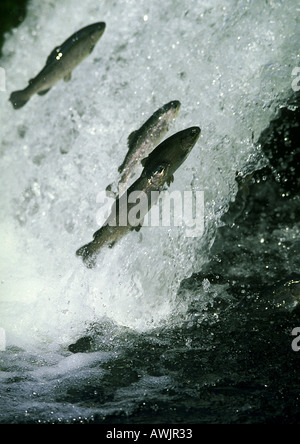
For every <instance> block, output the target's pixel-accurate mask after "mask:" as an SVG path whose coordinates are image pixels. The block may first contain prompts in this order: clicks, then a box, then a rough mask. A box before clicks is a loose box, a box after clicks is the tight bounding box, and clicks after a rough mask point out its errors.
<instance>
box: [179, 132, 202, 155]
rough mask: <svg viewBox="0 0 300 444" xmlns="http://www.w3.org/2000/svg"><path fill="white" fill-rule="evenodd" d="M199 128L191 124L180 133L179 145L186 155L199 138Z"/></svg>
mask: <svg viewBox="0 0 300 444" xmlns="http://www.w3.org/2000/svg"><path fill="white" fill-rule="evenodd" d="M200 133H201V129H200V128H199V127H198V126H192V127H190V128H187V129H185V130H183V131H182V132H181V134H180V139H181V140H180V144H179V147H180V149H181V150H182V151H183V154H184V155H187V154H189V153H190V151H191V150H192V148H193V146H194V145H195V143H196V142H197V140H198V139H199V136H200Z"/></svg>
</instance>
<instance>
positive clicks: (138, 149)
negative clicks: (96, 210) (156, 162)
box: [107, 100, 181, 194]
mask: <svg viewBox="0 0 300 444" xmlns="http://www.w3.org/2000/svg"><path fill="white" fill-rule="evenodd" d="M180 106H181V104H180V102H179V101H178V100H172V101H171V102H169V103H166V104H165V105H163V106H162V107H161V108H159V109H158V110H157V111H155V113H154V114H152V116H151V117H150V118H149V119H148V120H147V121H146V122H145V123H144V124H143V125H142V126H141V127H140V128H139V129H138V130H136V131H133V132H132V133H131V134H130V135H129V137H128V148H129V149H128V152H127V154H126V156H125V159H124V161H123V163H122V164H121V165H120V166H119V168H118V172H119V174H120V176H119V180H118V182H119V184H118V185H115V187H114V184H111V185H109V186H108V187H107V191H108V193H109V192H111V191H112V192H113V193H114V194H117V190H118V189H124V190H125V189H126V188H127V186H128V182H129V180H130V179H131V178H132V177H133V176H134V175H135V173H137V171H138V167H139V166H140V162H141V160H142V159H144V158H145V157H147V156H148V155H149V154H150V152H151V151H152V150H153V149H154V148H155V147H156V146H157V145H158V144H159V143H160V142H161V140H162V139H163V138H164V136H165V135H166V133H167V131H168V130H169V128H170V124H171V122H172V121H173V120H174V119H175V118H176V117H177V115H178V113H179V109H180Z"/></svg>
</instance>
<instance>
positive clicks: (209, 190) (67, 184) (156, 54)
mask: <svg viewBox="0 0 300 444" xmlns="http://www.w3.org/2000/svg"><path fill="white" fill-rule="evenodd" d="M95 21H105V22H106V24H107V27H106V30H105V33H104V35H103V36H102V38H101V40H100V41H99V42H98V44H97V45H96V47H95V50H94V52H93V53H92V55H91V56H90V57H89V58H88V59H86V60H85V61H84V62H83V63H82V64H81V65H80V66H79V67H78V68H76V70H75V71H74V72H73V76H72V81H71V82H69V83H64V82H63V81H62V82H59V83H58V84H57V85H56V86H55V87H54V88H53V89H52V90H51V91H50V92H49V93H48V94H47V95H45V96H44V97H38V96H35V97H33V98H32V99H31V100H30V101H29V102H28V104H27V105H26V106H25V107H24V108H22V109H20V110H18V111H15V110H14V109H13V108H12V106H11V104H10V103H9V102H8V97H9V94H10V92H11V91H13V90H15V89H20V88H23V87H25V86H26V84H27V82H28V80H29V79H30V78H32V77H34V76H35V75H36V74H37V72H38V71H39V70H40V69H41V68H42V66H43V64H44V63H45V60H46V58H47V56H48V55H49V53H50V51H51V50H52V49H53V48H54V47H55V46H56V45H57V44H59V43H62V42H63V41H64V40H65V39H66V38H67V37H68V36H69V35H70V34H71V33H73V32H74V31H75V30H77V29H79V28H80V27H82V26H85V25H87V24H89V23H92V22H95ZM296 29H297V28H296V16H295V13H294V8H293V2H292V1H285V2H282V1H279V0H278V1H272V2H268V4H259V2H256V3H254V2H244V1H234V2H229V1H228V2H224V1H220V0H213V1H202V2H191V1H187V0H186V1H178V2H174V0H165V1H164V2H161V1H160V0H152V1H151V2H148V1H146V0H142V1H139V2H133V1H130V0H128V1H124V2H122V5H121V4H120V2H115V1H112V0H104V1H102V2H94V1H93V0H87V1H85V2H82V1H79V0H73V2H72V3H70V2H69V1H67V0H62V1H60V2H56V3H53V2H52V1H50V0H48V1H44V2H38V1H37V0H33V1H31V3H30V4H29V11H28V15H27V17H26V19H25V20H24V22H23V23H22V24H21V25H20V26H19V28H17V29H15V30H14V31H13V32H12V33H11V34H10V35H8V36H7V38H6V41H5V45H4V48H3V58H2V59H1V61H0V65H1V67H3V68H4V69H5V74H6V90H7V92H0V100H1V109H0V118H1V146H0V168H1V185H0V187H1V190H0V192H1V206H0V212H1V231H0V236H1V245H2V248H1V252H0V266H1V285H0V326H1V327H2V328H5V330H6V333H7V340H8V342H9V343H17V344H23V343H26V344H28V343H33V344H34V343H36V342H37V341H42V342H43V341H45V342H46V343H47V344H48V343H49V342H57V343H64V342H68V341H69V340H70V338H72V337H74V336H77V335H78V332H80V331H81V330H84V326H85V325H86V324H89V322H92V321H94V320H95V319H98V318H101V317H102V316H108V317H109V318H111V319H112V320H113V321H115V322H117V323H120V324H123V325H126V326H129V327H131V328H134V329H138V330H145V329H147V328H150V327H152V326H155V325H157V324H159V322H161V321H163V320H166V319H168V317H169V316H170V314H171V313H172V311H173V310H174V307H175V305H176V304H175V299H176V291H177V289H178V286H179V284H180V282H181V280H182V279H184V278H186V277H188V276H189V275H190V274H191V273H192V272H194V271H199V270H200V269H201V266H202V264H203V263H204V262H205V261H206V258H207V252H208V249H209V246H210V245H211V243H212V242H213V239H214V236H215V230H216V228H217V227H218V225H219V221H220V217H221V215H222V214H223V213H224V211H226V208H227V207H228V203H229V202H230V200H231V199H233V198H234V196H235V193H236V184H235V174H236V171H239V170H242V171H250V170H252V169H253V168H255V167H256V166H257V165H258V163H259V162H260V155H259V154H260V153H259V150H257V149H256V148H255V146H254V144H253V141H254V142H255V141H256V140H257V138H258V137H259V135H260V132H261V131H262V130H263V129H264V128H265V127H266V126H267V125H268V122H269V120H270V118H271V117H272V116H273V114H274V111H275V110H276V107H277V105H278V104H279V103H281V100H282V98H284V97H286V96H287V95H288V94H289V92H290V88H291V85H290V83H291V71H292V68H293V67H294V66H296V65H297V61H298V60H299V53H298V39H297V38H296ZM173 99H174V100H175V99H176V100H180V101H181V103H182V106H181V110H180V112H179V116H178V118H177V120H176V122H175V123H174V125H173V127H172V130H171V131H170V134H171V133H172V132H175V131H176V130H180V129H183V128H185V127H188V126H191V125H199V126H200V127H201V129H202V135H201V137H200V139H199V141H198V143H197V145H196V146H195V148H194V150H193V152H192V153H191V155H190V156H189V158H188V159H187V161H186V162H185V164H184V165H183V166H182V167H181V169H180V170H179V171H178V172H177V173H176V175H175V182H174V183H173V184H172V187H171V190H173V189H174V190H175V189H179V190H182V191H184V190H189V189H191V187H194V189H195V190H201V191H202V190H203V191H204V193H205V223H206V225H205V235H204V236H203V237H202V238H200V239H197V238H186V237H185V236H184V233H183V231H182V230H180V229H171V230H168V229H155V228H147V229H146V228H145V229H143V230H141V232H140V233H136V232H133V233H130V234H129V235H128V236H127V237H126V238H125V239H124V240H123V241H122V242H120V244H119V245H117V246H116V247H114V248H113V249H112V250H106V251H103V253H102V254H101V256H100V257H99V266H98V268H96V269H95V270H87V269H86V268H85V267H84V266H83V265H82V263H81V260H80V259H79V258H77V257H76V256H75V251H76V250H77V249H78V248H79V247H80V246H82V245H83V244H84V243H86V242H88V241H90V240H91V239H92V234H93V233H94V231H96V229H98V228H99V227H98V226H97V223H96V217H97V211H98V207H97V202H96V199H97V195H98V193H99V192H100V191H102V190H105V188H106V186H107V185H108V184H109V183H111V182H112V181H113V180H114V179H115V178H116V175H117V166H118V165H119V164H120V163H121V162H122V161H123V158H124V155H125V153H126V151H127V147H126V140H127V137H128V135H129V134H130V132H131V131H132V130H134V129H137V128H139V126H140V125H141V124H142V123H143V122H144V121H145V120H146V119H147V118H148V117H149V116H150V115H151V114H152V113H153V112H154V111H155V110H156V109H157V108H159V107H160V106H162V105H163V104H164V103H167V102H168V101H170V100H173ZM62 153H64V154H62ZM182 309H184V307H183V308H182Z"/></svg>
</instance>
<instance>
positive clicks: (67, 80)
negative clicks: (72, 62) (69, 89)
mask: <svg viewBox="0 0 300 444" xmlns="http://www.w3.org/2000/svg"><path fill="white" fill-rule="evenodd" d="M71 78H72V71H71V72H69V73H68V74H67V75H66V76H65V77H64V81H65V82H69V81H70V80H71Z"/></svg>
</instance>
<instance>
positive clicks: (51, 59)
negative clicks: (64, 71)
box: [46, 46, 61, 65]
mask: <svg viewBox="0 0 300 444" xmlns="http://www.w3.org/2000/svg"><path fill="white" fill-rule="evenodd" d="M60 49H61V47H60V46H56V48H54V49H53V51H52V52H51V53H50V55H49V56H48V58H47V60H46V65H49V64H50V63H52V62H54V61H55V60H57V59H56V57H57V54H58V53H59V52H60Z"/></svg>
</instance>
